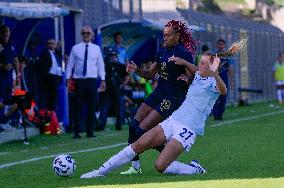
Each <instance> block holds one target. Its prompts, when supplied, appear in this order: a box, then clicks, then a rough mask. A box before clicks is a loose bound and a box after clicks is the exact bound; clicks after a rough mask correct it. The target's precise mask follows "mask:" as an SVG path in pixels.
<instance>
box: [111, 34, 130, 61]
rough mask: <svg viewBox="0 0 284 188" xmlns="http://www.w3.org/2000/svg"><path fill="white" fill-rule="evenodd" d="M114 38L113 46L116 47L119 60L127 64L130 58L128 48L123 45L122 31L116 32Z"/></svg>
mask: <svg viewBox="0 0 284 188" xmlns="http://www.w3.org/2000/svg"><path fill="white" fill-rule="evenodd" d="M113 40H114V46H113V47H114V48H115V49H116V52H117V58H118V62H119V63H121V64H123V65H126V64H127V63H128V58H127V54H126V48H125V47H123V46H122V41H123V38H122V33H120V32H116V33H115V34H114V36H113Z"/></svg>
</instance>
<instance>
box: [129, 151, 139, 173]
mask: <svg viewBox="0 0 284 188" xmlns="http://www.w3.org/2000/svg"><path fill="white" fill-rule="evenodd" d="M136 156H137V155H136ZM138 156H139V155H138ZM131 163H132V167H133V168H135V170H139V169H140V161H139V160H137V161H131Z"/></svg>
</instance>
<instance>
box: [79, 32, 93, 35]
mask: <svg viewBox="0 0 284 188" xmlns="http://www.w3.org/2000/svg"><path fill="white" fill-rule="evenodd" d="M81 34H82V35H90V34H91V32H82V33H81Z"/></svg>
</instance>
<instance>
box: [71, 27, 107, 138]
mask: <svg viewBox="0 0 284 188" xmlns="http://www.w3.org/2000/svg"><path fill="white" fill-rule="evenodd" d="M93 35H94V33H93V31H92V28H91V27H90V26H84V27H82V30H81V36H82V39H83V41H82V42H80V43H79V44H76V45H75V46H73V48H72V50H71V53H70V57H69V62H68V64H67V68H66V74H67V85H68V87H70V78H71V77H73V78H74V80H75V98H76V102H75V111H76V113H75V122H74V136H73V138H80V137H81V136H80V135H79V133H80V126H79V123H80V120H81V119H80V118H81V117H82V109H83V106H84V105H86V106H87V110H88V111H87V120H86V131H87V137H95V135H94V134H93V130H94V122H95V104H96V96H97V87H96V83H97V78H98V77H100V79H101V84H100V88H99V90H100V91H105V88H106V84H105V67H104V61H103V57H102V53H101V49H100V47H99V46H97V45H95V44H93V43H92V42H91V40H92V38H93Z"/></svg>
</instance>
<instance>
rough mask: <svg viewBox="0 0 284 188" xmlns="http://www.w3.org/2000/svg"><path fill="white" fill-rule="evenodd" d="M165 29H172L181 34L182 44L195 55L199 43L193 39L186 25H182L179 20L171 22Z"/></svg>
mask: <svg viewBox="0 0 284 188" xmlns="http://www.w3.org/2000/svg"><path fill="white" fill-rule="evenodd" d="M165 27H172V28H173V30H174V32H176V33H179V34H180V42H181V43H182V44H183V45H184V47H185V48H186V49H187V51H189V52H191V53H192V54H195V52H196V47H197V43H198V42H197V41H195V40H194V39H193V38H192V35H191V33H190V32H189V29H188V27H187V26H186V25H185V23H182V22H181V21H179V20H171V21H169V22H168V23H167V24H166V25H165Z"/></svg>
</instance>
